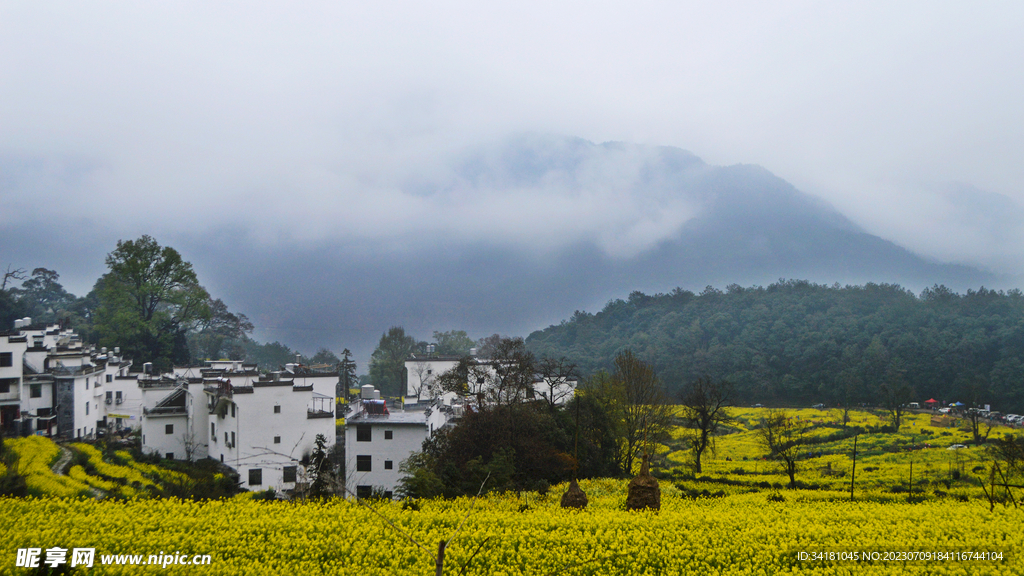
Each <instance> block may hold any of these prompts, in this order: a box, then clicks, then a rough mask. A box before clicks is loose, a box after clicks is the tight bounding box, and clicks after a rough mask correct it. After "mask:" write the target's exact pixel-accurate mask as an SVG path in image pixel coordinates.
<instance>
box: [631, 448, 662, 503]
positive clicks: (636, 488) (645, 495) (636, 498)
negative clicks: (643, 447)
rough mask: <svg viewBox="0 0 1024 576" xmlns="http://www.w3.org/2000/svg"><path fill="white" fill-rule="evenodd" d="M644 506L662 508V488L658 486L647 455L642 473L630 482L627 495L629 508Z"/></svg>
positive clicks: (642, 466) (641, 469)
mask: <svg viewBox="0 0 1024 576" xmlns="http://www.w3.org/2000/svg"><path fill="white" fill-rule="evenodd" d="M644 508H650V509H651V510H661V488H659V487H658V480H657V479H656V478H655V477H654V476H651V471H650V465H649V464H648V462H647V456H646V455H645V456H644V462H643V465H641V466H640V473H639V474H637V476H636V478H633V480H631V481H630V482H629V495H628V496H627V497H626V509H627V510H643V509H644Z"/></svg>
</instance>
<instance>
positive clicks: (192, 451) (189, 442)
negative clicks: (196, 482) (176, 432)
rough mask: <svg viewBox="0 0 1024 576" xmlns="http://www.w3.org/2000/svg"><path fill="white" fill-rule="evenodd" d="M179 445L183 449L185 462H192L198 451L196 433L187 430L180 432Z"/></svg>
mask: <svg viewBox="0 0 1024 576" xmlns="http://www.w3.org/2000/svg"><path fill="white" fill-rule="evenodd" d="M181 445H182V447H184V448H185V461H186V462H194V461H195V457H196V452H198V451H199V442H198V441H197V440H196V433H195V432H193V431H192V430H189V429H186V430H185V431H184V432H182V434H181Z"/></svg>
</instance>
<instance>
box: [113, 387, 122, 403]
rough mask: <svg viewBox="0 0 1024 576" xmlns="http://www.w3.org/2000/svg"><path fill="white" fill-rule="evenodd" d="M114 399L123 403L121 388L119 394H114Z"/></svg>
mask: <svg viewBox="0 0 1024 576" xmlns="http://www.w3.org/2000/svg"><path fill="white" fill-rule="evenodd" d="M114 401H115V402H117V403H118V404H120V403H121V391H120V390H118V391H117V394H116V395H114Z"/></svg>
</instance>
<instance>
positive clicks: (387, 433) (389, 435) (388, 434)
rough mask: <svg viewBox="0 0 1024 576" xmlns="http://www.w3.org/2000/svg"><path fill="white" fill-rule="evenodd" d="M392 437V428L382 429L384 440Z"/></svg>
mask: <svg viewBox="0 0 1024 576" xmlns="http://www.w3.org/2000/svg"><path fill="white" fill-rule="evenodd" d="M394 437H395V432H394V431H393V430H385V431H384V439H385V440H391V439H392V438H394Z"/></svg>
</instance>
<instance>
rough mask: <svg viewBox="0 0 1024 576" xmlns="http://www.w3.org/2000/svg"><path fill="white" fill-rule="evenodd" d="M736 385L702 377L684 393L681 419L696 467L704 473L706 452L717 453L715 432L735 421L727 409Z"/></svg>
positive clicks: (696, 469) (682, 395) (697, 470)
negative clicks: (733, 387)
mask: <svg viewBox="0 0 1024 576" xmlns="http://www.w3.org/2000/svg"><path fill="white" fill-rule="evenodd" d="M731 393H732V385H731V384H730V383H729V382H726V381H725V380H721V381H719V382H715V381H714V380H712V379H711V378H708V377H704V378H698V379H697V380H695V381H694V382H692V383H691V384H690V385H689V386H687V387H686V388H685V389H684V390H683V391H682V393H681V395H680V396H681V400H682V410H681V416H682V419H683V423H684V425H685V426H686V429H685V434H686V436H687V437H688V438H689V440H690V449H691V450H693V466H694V470H695V471H696V472H697V473H700V472H701V458H702V456H703V455H704V452H705V451H707V450H708V449H710V450H711V451H712V452H714V450H715V433H716V432H718V429H719V428H720V427H721V426H723V425H726V424H729V423H731V422H732V421H733V417H732V415H730V414H729V411H728V409H727V408H726V407H727V406H728V405H729V396H730V395H731Z"/></svg>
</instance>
